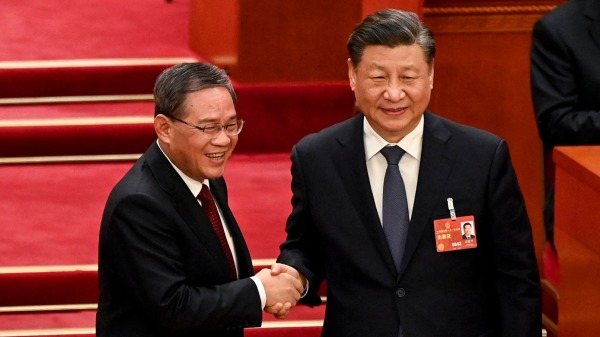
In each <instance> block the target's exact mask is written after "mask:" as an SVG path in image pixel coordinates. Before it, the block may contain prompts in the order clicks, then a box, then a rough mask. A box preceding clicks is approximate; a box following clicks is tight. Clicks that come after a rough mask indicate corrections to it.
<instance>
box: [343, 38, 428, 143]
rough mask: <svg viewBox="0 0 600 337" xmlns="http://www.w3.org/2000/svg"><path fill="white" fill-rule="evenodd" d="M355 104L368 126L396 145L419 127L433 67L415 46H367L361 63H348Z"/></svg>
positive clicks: (425, 104) (426, 103) (420, 49)
mask: <svg viewBox="0 0 600 337" xmlns="http://www.w3.org/2000/svg"><path fill="white" fill-rule="evenodd" d="M348 76H349V78H350V87H351V88H352V91H354V96H355V98H356V105H357V106H358V108H359V109H360V111H361V112H363V113H364V115H365V117H366V119H367V121H368V122H369V124H370V125H371V127H372V128H373V129H374V130H375V132H377V133H378V134H379V135H380V136H381V137H382V138H383V139H385V140H386V141H388V142H390V143H397V142H399V141H400V140H401V139H402V138H404V136H406V135H407V134H409V133H410V132H411V131H412V130H414V129H415V127H416V126H417V125H418V124H419V121H420V120H421V116H422V115H423V112H424V111H425V109H426V108H427V105H428V104H429V99H430V97H431V90H432V89H433V64H432V65H431V66H429V65H428V64H427V62H426V61H425V55H424V53H423V49H422V48H421V47H420V46H418V45H416V44H415V45H410V46H407V45H400V46H397V47H393V48H390V47H387V46H381V45H374V46H367V47H366V48H365V49H364V52H363V56H362V60H361V62H360V63H359V64H358V65H356V66H355V65H353V64H352V62H351V61H350V60H348Z"/></svg>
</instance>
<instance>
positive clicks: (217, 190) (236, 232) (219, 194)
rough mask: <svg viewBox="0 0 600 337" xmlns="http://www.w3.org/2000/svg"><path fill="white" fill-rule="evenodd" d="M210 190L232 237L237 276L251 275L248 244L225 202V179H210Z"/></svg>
mask: <svg viewBox="0 0 600 337" xmlns="http://www.w3.org/2000/svg"><path fill="white" fill-rule="evenodd" d="M210 190H211V192H212V193H213V195H214V197H215V199H216V201H217V204H218V205H219V208H220V209H221V213H223V218H224V219H225V222H226V223H227V228H228V229H229V234H231V237H232V238H233V243H234V245H235V252H236V257H237V263H238V271H239V278H246V277H250V276H253V275H254V270H253V268H252V259H251V257H250V253H249V251H248V246H247V245H246V240H245V239H244V236H243V235H242V231H241V229H240V227H239V225H238V223H237V221H236V220H235V217H234V216H233V213H232V212H231V209H230V208H229V203H228V202H227V187H226V186H225V180H224V179H223V178H220V179H216V180H211V181H210Z"/></svg>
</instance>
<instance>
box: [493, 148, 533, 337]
mask: <svg viewBox="0 0 600 337" xmlns="http://www.w3.org/2000/svg"><path fill="white" fill-rule="evenodd" d="M488 191H489V192H488V196H487V201H486V214H487V215H486V218H487V219H486V220H487V221H488V222H489V226H490V229H491V231H492V232H491V234H492V240H493V241H492V242H493V247H492V249H493V256H494V259H493V261H491V262H493V263H494V265H495V266H496V268H495V270H496V271H495V273H496V275H495V277H494V280H495V289H496V296H497V298H498V301H499V304H500V305H499V308H498V309H499V310H500V316H499V317H498V319H499V320H500V324H501V329H502V330H501V334H500V335H501V336H507V337H508V336H511V337H529V336H539V334H540V331H541V315H542V311H541V288H540V276H539V271H538V266H537V260H536V256H535V250H534V244H533V236H532V231H531V224H530V222H529V218H528V215H527V211H526V208H525V201H524V199H523V195H522V193H521V190H520V188H519V185H518V182H517V176H516V174H515V171H514V169H513V166H512V163H511V160H510V155H509V152H508V146H507V145H506V143H505V142H504V141H500V143H499V144H498V147H497V149H496V154H495V156H494V159H493V162H492V166H491V168H490V178H489V186H488Z"/></svg>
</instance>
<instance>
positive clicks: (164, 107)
mask: <svg viewBox="0 0 600 337" xmlns="http://www.w3.org/2000/svg"><path fill="white" fill-rule="evenodd" d="M214 87H224V88H226V89H227V90H228V91H229V94H230V95H231V98H232V99H233V103H234V104H235V103H236V102H237V96H236V94H235V91H234V90H233V86H232V85H231V81H230V79H229V76H227V73H226V72H225V71H224V70H222V69H219V68H218V67H216V66H214V65H212V64H209V63H182V64H178V65H174V66H172V67H170V68H167V69H165V70H163V72H162V73H161V74H160V75H159V76H158V78H157V79H156V83H155V85H154V116H155V117H156V116H157V115H159V114H163V115H167V116H173V117H176V118H182V117H184V116H183V115H184V114H185V111H183V110H182V109H181V105H182V104H183V102H184V101H185V98H186V95H187V94H188V93H190V92H195V91H199V90H202V89H208V88H214Z"/></svg>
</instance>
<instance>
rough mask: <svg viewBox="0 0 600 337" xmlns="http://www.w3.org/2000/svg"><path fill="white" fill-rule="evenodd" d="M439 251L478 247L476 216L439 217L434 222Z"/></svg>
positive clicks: (436, 243)
mask: <svg viewBox="0 0 600 337" xmlns="http://www.w3.org/2000/svg"><path fill="white" fill-rule="evenodd" d="M433 227H434V231H435V246H436V249H437V251H438V253H442V252H451V251H454V250H461V249H472V248H476V247H477V236H476V233H475V218H474V217H473V216H472V215H469V216H462V217H457V218H456V220H453V219H451V218H448V219H438V220H435V221H434V222H433Z"/></svg>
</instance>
